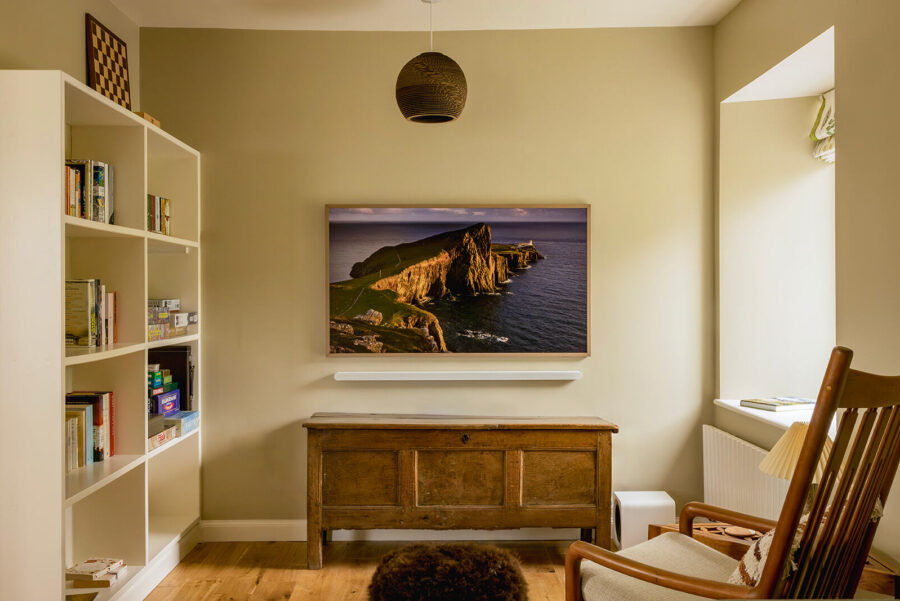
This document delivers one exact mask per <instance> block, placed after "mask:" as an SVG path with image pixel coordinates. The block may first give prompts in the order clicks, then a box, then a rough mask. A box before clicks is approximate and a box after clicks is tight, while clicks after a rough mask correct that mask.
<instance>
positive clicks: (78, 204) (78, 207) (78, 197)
mask: <svg viewBox="0 0 900 601" xmlns="http://www.w3.org/2000/svg"><path fill="white" fill-rule="evenodd" d="M75 216H76V217H84V193H82V191H81V171H79V170H78V169H76V170H75Z"/></svg>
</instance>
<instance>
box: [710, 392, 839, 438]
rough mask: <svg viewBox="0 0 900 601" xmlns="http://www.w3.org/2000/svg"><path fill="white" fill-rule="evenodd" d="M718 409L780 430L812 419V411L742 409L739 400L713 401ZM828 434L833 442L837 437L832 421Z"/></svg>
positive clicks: (834, 424) (835, 427)
mask: <svg viewBox="0 0 900 601" xmlns="http://www.w3.org/2000/svg"><path fill="white" fill-rule="evenodd" d="M713 403H715V405H716V406H717V407H721V408H723V409H725V410H728V411H732V412H734V413H737V414H738V415H741V416H743V417H747V418H750V419H752V420H755V421H758V422H762V423H764V424H766V425H768V426H773V427H775V428H778V429H779V430H787V429H788V428H789V427H790V426H791V424H793V423H794V422H807V423H809V421H810V420H811V419H812V414H813V410H812V409H797V410H794V411H764V410H763V409H751V408H749V407H742V406H741V402H740V401H739V400H734V399H716V400H715V401H713ZM828 434H829V435H830V436H831V438H832V440H833V439H834V437H835V436H836V435H837V424H836V422H835V421H834V420H832V423H831V428H829V430H828Z"/></svg>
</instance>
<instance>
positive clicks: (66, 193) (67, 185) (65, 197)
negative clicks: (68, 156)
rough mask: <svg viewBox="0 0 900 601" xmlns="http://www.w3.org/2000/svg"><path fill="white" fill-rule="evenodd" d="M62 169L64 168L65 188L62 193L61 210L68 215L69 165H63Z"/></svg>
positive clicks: (69, 191) (69, 192) (69, 195)
mask: <svg viewBox="0 0 900 601" xmlns="http://www.w3.org/2000/svg"><path fill="white" fill-rule="evenodd" d="M64 169H65V170H66V188H65V192H64V193H63V211H65V212H66V215H68V214H69V199H70V198H71V188H70V185H71V182H70V181H69V167H68V166H66V167H64Z"/></svg>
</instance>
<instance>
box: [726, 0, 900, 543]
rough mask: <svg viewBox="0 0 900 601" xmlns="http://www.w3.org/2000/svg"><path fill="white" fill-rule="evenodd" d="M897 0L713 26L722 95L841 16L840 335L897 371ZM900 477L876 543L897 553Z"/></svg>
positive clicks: (762, 8) (858, 363)
mask: <svg viewBox="0 0 900 601" xmlns="http://www.w3.org/2000/svg"><path fill="white" fill-rule="evenodd" d="M898 24H900V3H897V2H896V1H895V0H865V1H857V2H847V1H844V2H837V1H835V0H830V1H828V2H823V1H820V0H792V1H791V2H783V1H781V0H744V1H743V2H742V3H741V4H740V5H738V7H737V8H736V9H735V10H734V11H732V12H731V13H730V14H729V15H728V16H727V17H726V18H725V19H724V20H723V21H722V22H721V23H720V24H719V25H717V26H716V28H715V42H714V44H715V73H716V100H717V101H721V100H722V99H724V98H725V97H727V96H728V95H729V94H731V93H732V92H734V91H735V90H737V89H739V88H740V87H742V86H743V85H745V84H746V83H747V82H749V81H750V80H752V79H754V78H755V77H757V76H758V75H759V74H761V73H763V72H764V71H766V70H767V69H768V68H769V67H771V66H772V65H774V64H775V63H777V62H778V61H779V60H781V59H782V58H784V57H785V56H787V55H788V54H790V53H791V52H793V51H794V50H796V49H797V48H799V47H800V46H802V45H804V44H805V43H806V42H808V41H809V40H811V39H812V38H814V37H815V36H816V35H818V34H819V33H821V32H822V31H824V30H825V29H827V28H828V27H830V26H831V25H834V26H835V82H836V83H835V85H836V88H837V93H836V97H837V105H838V107H839V108H838V113H837V123H838V126H837V128H838V134H837V141H838V142H837V144H838V159H837V163H836V167H835V182H836V184H835V229H836V282H837V341H838V343H839V344H843V345H846V346H849V347H850V348H852V349H854V351H856V355H855V358H854V366H855V367H857V368H860V369H864V370H871V371H878V372H882V373H889V374H897V373H900V315H898V313H900V311H898V308H900V277H898V275H897V274H898V272H900V236H898V235H897V231H898V224H900V202H898V200H897V199H898V196H900V195H898V186H897V178H896V171H897V166H896V162H897V161H896V153H895V152H894V150H893V148H894V147H895V144H894V143H893V142H892V139H891V138H892V137H893V136H892V134H891V132H896V131H898V130H900V113H898V112H897V111H896V102H895V100H894V99H896V98H897V97H900V71H898V70H897V69H896V64H895V63H896V57H897V56H898V55H900V36H898V35H897V26H898ZM898 489H900V486H895V487H894V490H893V492H892V494H891V498H890V499H889V501H888V506H887V507H886V510H885V518H884V521H883V523H882V526H881V528H880V530H879V534H878V537H877V538H876V541H875V542H876V545H878V546H880V547H881V548H883V549H884V550H886V551H888V552H889V553H891V554H892V555H893V556H895V557H900V490H898Z"/></svg>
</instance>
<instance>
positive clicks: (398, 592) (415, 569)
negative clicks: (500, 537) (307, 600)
mask: <svg viewBox="0 0 900 601" xmlns="http://www.w3.org/2000/svg"><path fill="white" fill-rule="evenodd" d="M369 598H370V599H371V601H527V599H528V585H527V584H526V583H525V578H524V577H523V576H522V570H521V568H520V567H519V562H518V560H516V558H515V557H514V556H513V555H512V554H511V553H509V552H508V551H505V550H503V549H499V548H497V547H493V546H488V545H476V544H472V543H446V544H430V545H425V544H415V545H409V546H407V547H403V548H402V549H398V550H396V551H391V552H390V553H388V554H387V555H385V556H384V557H382V558H381V563H380V564H379V565H378V568H377V569H376V570H375V575H374V576H372V582H371V584H369Z"/></svg>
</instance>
